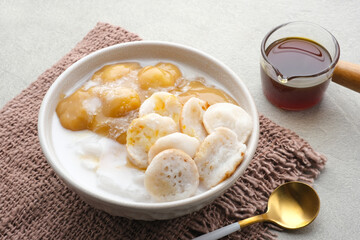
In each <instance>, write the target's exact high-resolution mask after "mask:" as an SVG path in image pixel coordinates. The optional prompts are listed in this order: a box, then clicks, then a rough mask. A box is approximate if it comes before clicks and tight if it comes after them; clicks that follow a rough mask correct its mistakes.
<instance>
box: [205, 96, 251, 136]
mask: <svg viewBox="0 0 360 240" xmlns="http://www.w3.org/2000/svg"><path fill="white" fill-rule="evenodd" d="M203 123H204V126H205V129H206V131H207V132H208V133H209V134H210V133H212V132H214V131H215V129H216V128H218V127H226V128H229V129H231V130H233V131H234V132H235V133H236V134H237V136H238V139H239V141H240V142H242V143H245V142H246V140H247V139H248V137H249V136H250V134H251V131H252V120H251V117H250V115H249V114H248V113H247V112H246V111H245V110H244V109H242V108H241V107H239V106H237V105H235V104H232V103H216V104H214V105H211V106H210V107H209V108H208V109H207V110H206V112H205V113H204V118H203Z"/></svg>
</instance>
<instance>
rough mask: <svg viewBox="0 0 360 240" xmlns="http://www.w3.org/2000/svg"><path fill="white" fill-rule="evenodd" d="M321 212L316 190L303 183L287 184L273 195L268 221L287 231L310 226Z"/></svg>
mask: <svg viewBox="0 0 360 240" xmlns="http://www.w3.org/2000/svg"><path fill="white" fill-rule="evenodd" d="M319 210H320V199H319V196H318V195H317V193H316V192H315V190H314V189H313V188H312V187H310V186H309V185H307V184H304V183H301V182H288V183H285V184H283V185H281V186H279V187H278V188H276V189H275V191H274V192H273V193H272V194H271V196H270V198H269V202H268V211H267V213H266V215H265V216H266V217H267V220H268V221H270V222H273V223H276V224H277V225H279V226H281V227H283V228H286V229H298V228H302V227H305V226H307V225H309V224H310V223H311V222H312V221H314V219H315V218H316V216H317V215H318V213H319Z"/></svg>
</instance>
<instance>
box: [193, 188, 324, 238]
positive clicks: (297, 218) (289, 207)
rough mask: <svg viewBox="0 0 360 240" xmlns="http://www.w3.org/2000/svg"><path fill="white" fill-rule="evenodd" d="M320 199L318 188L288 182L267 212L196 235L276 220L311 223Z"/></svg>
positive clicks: (216, 234)
mask: <svg viewBox="0 0 360 240" xmlns="http://www.w3.org/2000/svg"><path fill="white" fill-rule="evenodd" d="M319 210H320V199H319V196H318V195H317V193H316V191H315V190H314V189H313V188H312V187H311V186H309V185H307V184H305V183H302V182H296V181H293V182H288V183H284V184H282V185H280V186H279V187H277V188H276V189H275V190H274V192H273V193H272V194H271V195H270V198H269V201H268V208H267V212H266V213H264V214H261V215H257V216H253V217H250V218H247V219H244V220H241V221H239V222H236V223H233V224H230V225H228V226H225V227H222V228H220V229H218V230H215V231H213V232H210V233H207V234H205V235H202V236H200V237H198V238H196V239H198V240H200V239H209V240H211V239H218V238H221V237H224V236H226V235H228V234H230V233H232V232H235V231H238V230H240V229H242V228H244V227H246V226H248V225H250V224H253V223H257V222H265V221H267V222H272V223H275V224H277V225H279V226H280V227H282V228H285V229H299V228H303V227H305V226H307V225H309V224H310V223H311V222H312V221H314V219H315V218H316V217H317V215H318V214H319Z"/></svg>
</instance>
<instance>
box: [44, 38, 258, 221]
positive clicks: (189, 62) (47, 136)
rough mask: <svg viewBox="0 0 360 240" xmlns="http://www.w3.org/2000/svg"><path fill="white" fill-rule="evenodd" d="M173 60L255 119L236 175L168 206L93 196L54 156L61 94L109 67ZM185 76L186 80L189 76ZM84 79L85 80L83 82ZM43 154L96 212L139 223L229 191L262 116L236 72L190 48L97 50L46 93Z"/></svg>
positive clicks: (158, 45)
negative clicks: (220, 90)
mask: <svg viewBox="0 0 360 240" xmlns="http://www.w3.org/2000/svg"><path fill="white" fill-rule="evenodd" d="M151 60H152V61H170V62H172V63H175V64H177V65H178V66H179V67H180V69H182V67H186V68H191V69H193V70H196V72H197V75H198V76H205V77H206V76H208V77H210V78H212V79H214V80H215V81H217V82H218V83H220V85H222V86H223V87H224V88H225V89H226V91H227V92H228V93H230V94H231V95H232V96H233V97H234V98H235V99H236V100H237V101H238V103H239V104H240V106H241V107H242V108H244V109H245V110H246V111H247V112H248V113H249V114H250V115H251V117H252V119H253V132H252V134H251V136H250V138H249V140H248V142H247V152H246V155H245V158H244V161H243V162H242V164H241V165H240V166H239V167H238V168H237V170H236V171H235V172H234V174H233V175H232V176H231V177H229V178H228V179H226V180H225V181H224V182H222V183H220V184H219V185H217V186H215V187H214V188H212V189H210V190H208V191H206V192H204V193H202V194H199V195H195V196H193V197H190V198H187V199H183V200H178V201H173V202H165V203H137V202H129V201H119V200H116V199H112V198H111V197H105V196H102V195H100V194H99V193H97V192H92V191H90V190H89V189H87V188H84V187H83V186H81V185H79V184H78V183H77V182H75V181H74V180H73V178H71V177H70V176H69V174H68V172H67V171H65V170H64V167H63V166H62V163H61V159H59V158H58V156H57V155H56V154H55V151H54V143H53V142H52V134H53V133H52V130H51V121H52V117H53V115H54V114H55V108H56V105H57V103H58V101H59V99H60V96H61V94H63V93H65V92H67V91H68V90H69V89H72V88H74V85H76V86H80V84H82V83H83V79H84V78H85V77H87V76H90V74H91V73H94V71H95V70H97V69H99V68H100V67H102V66H103V65H105V64H108V63H111V62H124V61H140V62H141V61H145V62H146V61H151ZM185 77H186V76H185ZM79 81H82V82H79ZM38 131H39V139H40V144H41V147H42V150H43V152H44V154H45V156H46V158H47V160H48V162H49V164H50V165H51V166H52V168H53V169H54V171H55V172H56V174H57V175H58V176H59V177H60V178H61V179H62V180H63V181H64V182H65V183H66V184H67V185H68V186H69V187H70V188H71V189H73V190H74V191H75V192H76V193H78V194H79V195H80V197H81V198H82V199H83V200H84V201H85V202H87V203H89V204H90V205H92V206H93V207H95V208H98V209H101V210H104V211H106V212H108V213H110V214H112V215H115V216H122V217H127V218H131V219H139V220H157V219H170V218H175V217H179V216H182V215H185V214H188V213H191V212H193V211H196V210H199V209H201V208H202V207H204V206H205V205H207V204H209V203H211V202H212V201H213V200H214V199H215V198H217V197H219V196H220V195H221V194H222V193H223V192H225V191H226V190H227V189H228V188H229V187H231V186H232V185H233V183H234V182H235V181H236V180H237V179H238V178H239V177H240V176H241V175H242V174H243V172H244V170H245V169H246V168H247V166H248V165H249V163H250V161H251V159H252V157H253V155H254V152H255V149H256V146H257V143H258V138H259V121H258V113H257V110H256V107H255V104H254V101H253V98H252V97H251V95H250V93H249V91H248V89H247V88H246V86H245V84H244V83H243V82H242V81H241V80H240V79H239V77H238V76H236V74H235V73H234V72H233V71H232V70H230V69H229V68H228V67H227V66H225V65H224V64H223V63H221V62H220V61H218V60H216V59H215V58H213V57H211V56H210V55H208V54H205V53H203V52H201V51H199V50H196V49H194V48H191V47H187V46H183V45H179V44H175V43H168V42H158V41H140V42H131V43H122V44H118V45H115V46H111V47H107V48H104V49H101V50H99V51H96V52H94V53H92V54H90V55H88V56H86V57H84V58H82V59H81V60H79V61H78V62H76V63H74V64H73V65H72V66H71V67H69V68H68V69H67V70H66V71H64V73H63V74H61V75H60V76H59V78H58V79H57V80H56V81H55V82H54V84H53V85H52V86H51V87H50V89H49V90H48V92H47V94H46V96H45V97H44V99H43V102H42V105H41V108H40V112H39V122H38Z"/></svg>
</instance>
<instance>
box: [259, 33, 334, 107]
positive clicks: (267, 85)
mask: <svg viewBox="0 0 360 240" xmlns="http://www.w3.org/2000/svg"><path fill="white" fill-rule="evenodd" d="M265 54H266V56H267V61H268V62H269V63H270V64H271V65H272V66H273V67H274V68H275V69H276V70H275V72H277V75H280V79H274V78H273V77H271V76H269V74H268V73H266V72H265V70H264V69H263V67H261V70H260V71H261V79H262V84H263V91H264V94H265V96H266V97H267V99H268V100H269V101H270V102H271V103H272V104H274V105H275V106H277V107H280V108H283V109H288V110H302V109H306V108H309V107H312V106H314V105H316V104H317V103H318V102H320V101H321V99H322V96H323V93H324V91H325V90H326V88H327V86H328V84H329V81H330V79H327V80H325V81H323V82H321V83H320V84H318V85H313V86H309V87H292V86H288V85H287V84H286V80H287V81H289V83H290V82H291V81H292V80H293V81H294V80H295V79H296V77H306V76H312V75H316V74H319V73H321V72H322V71H324V70H326V69H327V68H328V67H329V66H330V65H331V62H332V59H331V56H330V54H329V52H328V51H327V50H326V49H325V48H324V47H323V46H321V45H320V44H318V43H316V42H314V41H312V40H309V39H305V38H295V37H292V38H283V39H280V40H277V41H275V42H274V43H272V44H271V45H269V47H268V48H267V49H266V50H265ZM281 75H282V76H281ZM284 79H285V82H283V83H281V82H279V81H282V80H284ZM310 80H311V78H309V81H310ZM289 85H291V84H289ZM292 85H293V84H292Z"/></svg>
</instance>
